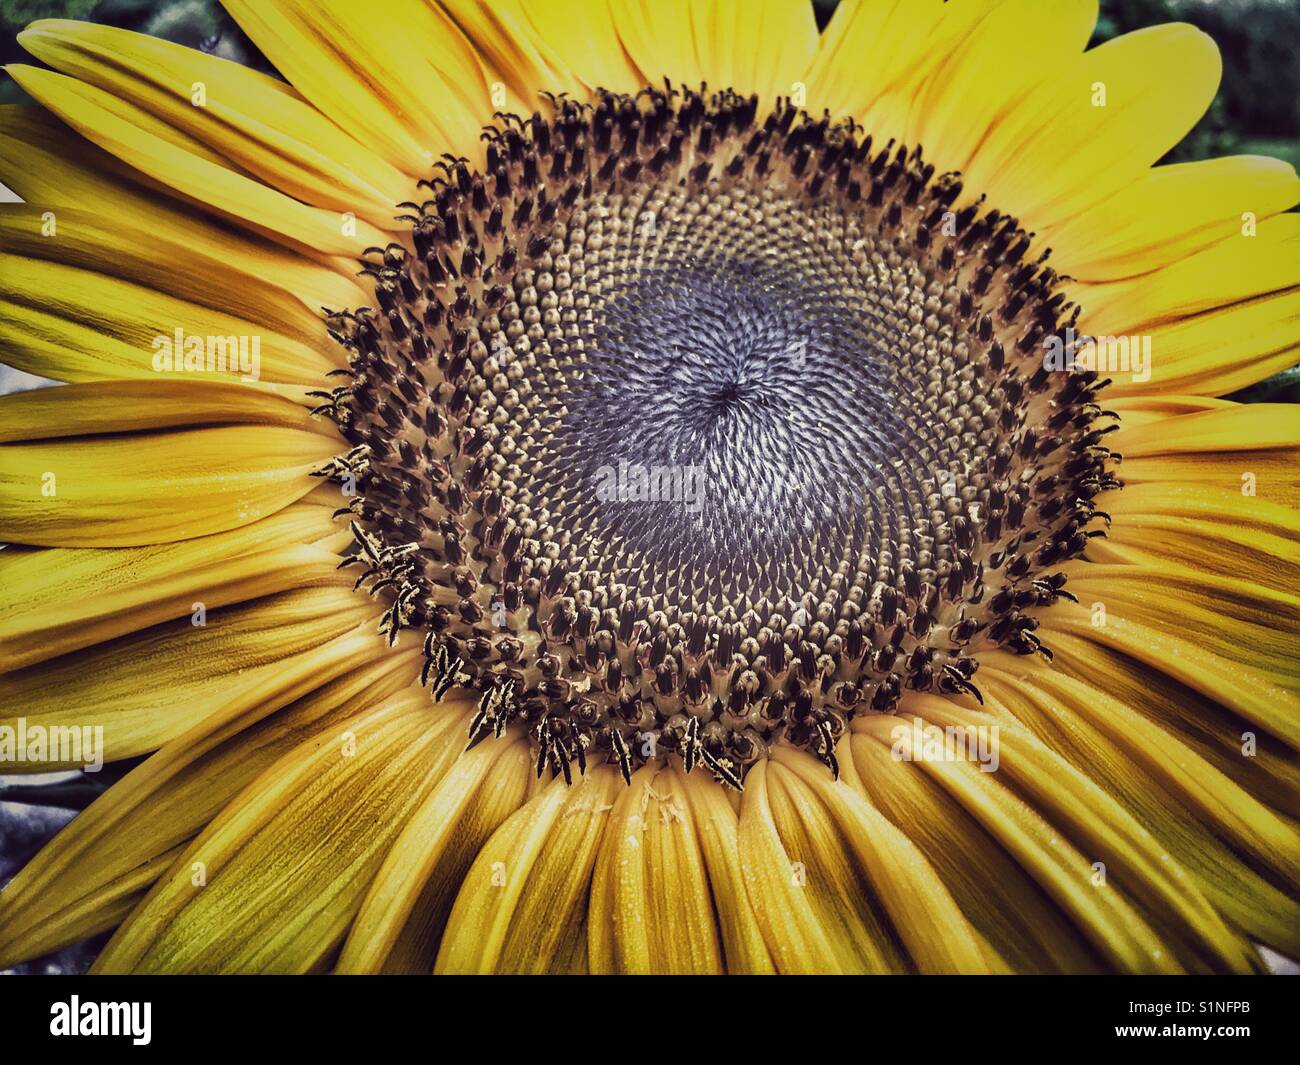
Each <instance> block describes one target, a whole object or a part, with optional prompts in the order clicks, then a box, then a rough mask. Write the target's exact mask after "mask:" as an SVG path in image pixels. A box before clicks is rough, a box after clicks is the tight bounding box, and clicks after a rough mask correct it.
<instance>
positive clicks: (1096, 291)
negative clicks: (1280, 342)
mask: <svg viewBox="0 0 1300 1065" xmlns="http://www.w3.org/2000/svg"><path fill="white" fill-rule="evenodd" d="M1298 285H1300V215H1295V214H1279V215H1274V216H1273V217H1272V218H1265V219H1263V220H1262V221H1260V223H1259V225H1258V228H1257V230H1256V233H1255V235H1254V236H1245V235H1244V234H1242V233H1240V232H1238V233H1237V234H1235V235H1234V236H1231V237H1227V238H1225V239H1224V240H1221V241H1219V242H1218V243H1217V244H1212V245H1210V246H1209V247H1208V248H1205V249H1204V250H1203V251H1199V252H1197V253H1196V254H1194V255H1188V256H1187V257H1185V258H1182V259H1179V260H1177V261H1176V262H1173V263H1171V264H1170V265H1168V266H1166V267H1164V268H1163V269H1160V270H1156V271H1153V272H1152V273H1150V274H1144V275H1143V276H1141V277H1132V278H1127V279H1125V280H1122V281H1112V282H1109V283H1104V284H1083V283H1075V284H1071V285H1070V286H1069V288H1068V291H1069V294H1070V296H1071V297H1073V298H1074V299H1076V300H1078V302H1079V303H1080V304H1082V305H1083V308H1084V313H1083V315H1082V317H1081V318H1080V320H1079V321H1080V328H1081V329H1083V330H1085V331H1087V332H1089V333H1093V334H1099V335H1100V334H1104V335H1107V336H1112V335H1113V336H1118V335H1122V334H1130V333H1142V332H1146V331H1147V327H1149V326H1154V325H1158V324H1161V323H1167V322H1171V321H1173V320H1174V319H1177V318H1180V317H1184V316H1187V315H1193V314H1201V313H1202V312H1205V311H1211V310H1215V309H1217V308H1220V307H1224V308H1226V307H1230V306H1231V305H1232V304H1234V303H1238V302H1240V301H1241V300H1248V299H1253V298H1254V297H1256V296H1262V295H1265V294H1267V293H1270V292H1275V293H1281V292H1284V291H1286V290H1289V289H1290V290H1293V289H1295V288H1296V286H1298ZM1294 339H1295V338H1294V335H1293V336H1292V340H1293V341H1294ZM1157 356H1158V352H1157V351H1156V349H1155V345H1154V342H1153V344H1152V359H1153V360H1154V359H1156V358H1157Z"/></svg>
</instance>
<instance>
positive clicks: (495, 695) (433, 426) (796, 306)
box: [319, 87, 1118, 788]
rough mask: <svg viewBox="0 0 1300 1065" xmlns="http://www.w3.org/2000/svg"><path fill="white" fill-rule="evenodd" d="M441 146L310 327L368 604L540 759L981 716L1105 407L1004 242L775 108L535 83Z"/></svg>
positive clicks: (736, 766) (895, 158)
mask: <svg viewBox="0 0 1300 1065" xmlns="http://www.w3.org/2000/svg"><path fill="white" fill-rule="evenodd" d="M485 139H486V141H487V146H486V165H485V167H484V168H483V170H482V171H475V170H474V169H472V168H471V167H470V166H469V164H468V163H467V162H465V161H464V160H460V159H452V158H447V159H445V160H444V161H443V162H442V163H440V164H439V167H438V168H437V173H436V174H435V176H434V177H433V178H432V180H430V181H429V182H426V183H424V184H425V185H426V186H427V188H428V190H429V193H430V198H429V199H428V200H427V201H425V202H424V203H420V204H414V203H412V204H406V205H403V206H404V207H405V208H407V209H409V211H410V212H411V213H410V214H409V216H408V221H409V223H410V226H411V231H410V238H409V240H408V241H406V242H403V243H396V242H395V243H393V244H391V245H389V246H388V247H387V248H382V249H381V248H376V249H371V250H370V251H368V252H367V254H366V257H365V266H364V270H363V272H364V273H366V274H367V275H369V276H370V277H371V278H372V280H373V283H374V290H375V305H374V306H372V307H366V308H360V309H355V310H350V311H343V312H339V313H336V314H332V315H331V316H330V327H331V332H332V334H333V335H334V336H335V338H336V339H337V340H338V341H339V342H340V343H341V344H343V345H344V346H345V347H346V348H347V350H348V352H349V360H350V368H349V369H348V370H347V371H343V375H344V376H345V378H346V380H345V381H344V382H343V383H341V384H340V385H339V386H338V387H337V388H334V389H333V390H331V391H327V392H322V393H320V395H321V397H322V399H323V401H324V402H323V403H322V406H321V407H320V408H319V410H320V411H321V412H322V413H327V414H329V415H330V416H332V417H333V418H334V419H335V420H336V421H337V422H338V424H339V426H340V428H341V431H342V432H343V434H344V436H345V437H346V439H347V440H348V441H349V443H350V445H351V450H350V451H349V452H348V453H347V454H345V455H342V456H340V457H339V458H338V459H336V460H334V461H333V462H331V463H330V464H329V465H328V466H327V467H326V468H325V469H323V470H322V471H321V472H322V474H323V475H326V476H329V477H331V478H333V479H335V480H338V481H340V482H342V483H345V484H348V485H353V484H355V486H356V493H355V494H354V495H352V497H351V500H350V506H349V508H348V510H349V511H351V513H352V517H353V524H352V529H353V533H354V536H355V539H356V550H355V553H354V554H353V555H351V556H350V557H349V558H347V559H346V560H345V564H355V565H360V566H361V567H362V573H361V576H360V579H359V580H358V585H359V586H367V587H368V588H369V590H370V591H371V592H372V594H382V595H383V596H384V597H385V598H386V601H387V603H388V607H387V610H386V612H385V614H384V617H383V620H382V622H381V629H382V630H383V631H385V632H386V633H387V634H388V635H389V638H390V640H395V639H396V637H397V634H398V633H399V632H400V630H401V629H403V628H412V629H416V630H419V631H422V632H423V633H424V646H425V655H426V665H425V671H424V681H425V683H427V684H429V685H430V686H431V687H432V688H433V691H434V694H435V696H436V697H438V698H441V697H442V695H444V694H445V693H446V692H447V691H448V690H450V689H451V688H452V687H453V686H471V687H473V688H475V689H477V691H478V692H479V696H480V701H479V706H478V712H477V714H476V715H475V717H474V721H473V724H472V727H471V734H470V737H469V740H470V742H471V743H473V742H477V741H478V740H480V739H482V738H483V737H485V736H487V735H489V734H496V735H498V736H499V735H502V734H504V733H505V732H506V730H507V729H509V728H511V727H515V726H519V727H523V728H525V729H526V730H527V731H528V732H529V734H530V735H531V737H532V739H533V742H534V745H535V751H536V755H537V769H538V772H539V773H542V772H544V771H546V770H547V769H548V768H549V769H550V770H551V772H553V773H556V774H563V775H564V776H565V777H566V778H569V779H572V774H573V772H574V770H575V768H576V770H577V771H579V772H581V771H583V770H585V768H586V765H587V763H588V762H589V761H591V760H592V759H595V760H597V761H601V762H610V763H614V764H617V765H618V766H619V767H620V768H621V770H622V772H623V773H624V775H625V776H629V777H630V774H631V772H632V771H633V769H635V767H636V766H637V765H638V764H640V763H642V762H645V761H647V760H651V759H654V758H659V757H663V756H665V755H669V754H672V755H675V756H677V757H680V758H681V760H682V763H683V764H684V766H685V768H686V769H687V771H691V770H693V769H694V768H695V767H696V766H702V767H703V768H704V769H705V770H706V771H708V772H710V773H712V774H713V775H715V776H716V777H717V778H718V779H719V780H722V781H724V782H726V783H728V784H730V785H731V786H733V787H737V788H739V787H742V786H743V781H744V776H745V772H746V770H747V769H748V767H749V766H751V765H753V764H754V762H755V761H756V760H758V759H759V758H762V757H764V756H765V755H766V753H767V752H768V751H769V750H770V748H771V746H772V745H773V744H777V743H790V744H794V745H796V746H799V747H803V748H805V749H807V750H809V751H811V752H812V753H814V754H815V755H816V756H818V757H819V758H821V759H822V760H823V761H824V762H825V763H826V764H827V765H828V766H829V767H830V768H831V770H832V771H834V772H838V766H837V765H836V761H835V753H834V748H835V742H836V740H837V738H838V737H839V736H840V735H841V734H842V733H843V731H844V728H845V726H846V724H847V722H848V720H849V719H850V718H852V716H853V715H855V714H858V713H887V712H890V711H891V710H893V709H894V708H895V707H896V705H897V703H898V701H899V699H900V697H902V696H903V694H904V693H905V692H906V691H907V690H918V691H934V692H940V693H947V694H952V695H967V696H970V697H973V698H979V691H978V688H977V686H976V684H975V683H974V679H973V678H974V676H975V673H976V670H977V668H978V653H979V651H980V649H981V648H991V647H1003V648H1006V649H1009V650H1011V651H1014V652H1017V653H1021V654H1033V653H1042V654H1044V655H1048V656H1050V650H1049V649H1048V648H1045V647H1043V646H1042V644H1041V642H1040V641H1039V640H1038V638H1037V637H1036V636H1035V635H1034V630H1035V628H1036V627H1037V621H1036V620H1035V617H1034V611H1035V608H1039V607H1042V606H1045V605H1050V604H1051V603H1053V602H1055V601H1056V600H1057V598H1058V597H1061V596H1068V595H1069V593H1068V592H1067V591H1066V590H1065V588H1064V584H1065V581H1064V577H1063V576H1062V575H1061V574H1060V573H1058V572H1054V567H1056V566H1058V565H1059V564H1060V563H1061V562H1062V561H1064V560H1066V559H1068V558H1072V557H1075V556H1077V555H1078V554H1080V553H1081V552H1082V550H1083V548H1084V546H1085V545H1086V544H1087V542H1088V539H1089V537H1091V536H1094V535H1101V534H1102V531H1101V530H1100V529H1099V528H1098V527H1096V525H1095V524H1094V522H1095V519H1101V520H1103V521H1104V520H1107V519H1105V515H1102V514H1100V513H1099V512H1097V511H1096V508H1095V506H1094V505H1093V503H1092V499H1093V497H1094V496H1095V495H1097V493H1099V492H1100V491H1102V490H1104V489H1107V488H1111V487H1116V486H1117V484H1118V482H1117V481H1116V479H1115V478H1114V476H1113V475H1112V474H1111V473H1110V472H1108V466H1109V464H1110V463H1112V462H1113V461H1115V460H1116V458H1117V456H1115V455H1113V454H1112V453H1111V452H1110V451H1109V450H1108V449H1107V448H1105V447H1104V446H1103V444H1102V441H1103V438H1104V435H1105V434H1106V433H1107V432H1109V431H1110V430H1111V429H1113V428H1115V427H1116V422H1117V419H1115V416H1114V415H1113V414H1110V413H1109V412H1105V411H1102V410H1101V409H1100V408H1099V407H1098V405H1097V403H1096V402H1095V397H1096V393H1097V391H1098V390H1099V389H1100V388H1101V387H1102V385H1103V384H1104V382H1100V381H1098V380H1097V378H1096V376H1095V374H1091V373H1087V372H1082V371H1075V372H1068V373H1050V372H1048V371H1047V370H1046V369H1044V367H1043V365H1042V360H1041V350H1042V343H1043V341H1044V339H1045V338H1046V337H1048V336H1049V335H1053V334H1059V333H1061V332H1063V331H1064V329H1065V327H1066V326H1067V325H1071V326H1072V325H1073V324H1074V323H1075V321H1076V320H1077V317H1078V313H1079V309H1078V308H1077V307H1076V306H1072V305H1071V304H1069V303H1068V302H1067V301H1066V299H1065V297H1064V296H1063V295H1062V294H1060V293H1059V292H1057V291H1056V288H1057V284H1058V278H1057V277H1056V275H1055V274H1054V272H1053V271H1052V270H1051V269H1050V267H1048V266H1047V265H1046V262H1045V258H1046V257H1045V256H1044V257H1042V258H1040V259H1039V260H1037V261H1034V262H1029V261H1026V254H1027V253H1028V250H1029V247H1030V235H1029V234H1027V233H1026V232H1025V231H1024V230H1023V229H1022V228H1021V226H1020V225H1019V223H1018V222H1017V221H1016V220H1015V219H1014V218H1012V217H1009V216H1007V215H1004V214H1002V213H1000V212H998V211H997V210H991V209H987V208H985V206H984V204H983V203H982V201H976V202H974V203H971V204H969V205H968V206H964V207H962V208H960V209H957V208H955V207H954V205H955V204H957V203H958V202H960V201H961V196H962V187H961V182H960V179H959V176H958V175H956V174H951V173H949V174H939V175H936V173H935V169H934V167H933V166H932V165H930V164H929V163H927V162H925V161H924V159H923V157H922V153H921V152H920V150H919V149H912V148H909V147H907V146H900V145H896V144H894V143H893V142H890V143H889V144H888V145H884V146H875V145H873V143H872V139H871V137H870V136H866V135H864V133H863V131H861V130H860V129H858V128H857V127H856V126H855V125H854V124H853V123H852V122H850V121H847V120H846V121H839V122H833V121H831V120H830V119H829V118H825V117H824V118H820V119H818V118H813V117H811V116H809V115H807V114H805V113H803V112H800V111H799V110H797V109H796V108H794V107H793V106H791V105H790V104H789V103H787V102H785V101H779V102H778V104H777V106H776V107H775V108H774V109H773V110H772V111H771V113H770V114H766V115H764V116H762V118H761V121H760V116H759V111H758V101H757V99H756V98H752V97H751V98H744V97H740V96H737V95H735V94H734V93H730V92H719V93H715V94H712V95H708V94H706V93H705V92H704V91H703V90H701V91H700V92H695V91H690V90H680V89H674V88H672V87H667V88H665V89H663V90H660V89H653V88H650V89H646V90H644V91H643V92H642V93H640V94H638V95H637V96H636V97H629V96H620V95H615V94H609V93H605V94H600V95H598V97H597V98H596V100H595V101H594V102H592V103H577V102H574V101H571V100H567V99H555V100H551V101H549V106H548V107H547V108H546V109H545V111H539V112H537V113H535V114H533V115H531V116H528V117H522V118H521V117H508V118H503V119H502V120H501V121H500V123H499V125H497V126H495V127H492V128H491V129H489V130H488V131H486V133H485Z"/></svg>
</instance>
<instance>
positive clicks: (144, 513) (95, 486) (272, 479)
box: [0, 425, 337, 547]
mask: <svg viewBox="0 0 1300 1065" xmlns="http://www.w3.org/2000/svg"><path fill="white" fill-rule="evenodd" d="M336 451H337V445H336V444H334V443H332V442H331V441H330V440H329V439H328V438H327V437H323V436H320V435H319V434H316V433H305V432H302V431H300V430H297V429H282V428H279V427H277V426H270V425H259V426H228V427H222V428H215V429H183V430H177V431H175V432H165V433H149V434H146V435H139V436H127V437H94V438H87V439H86V440H59V441H53V442H42V443H34V444H4V445H0V536H2V537H3V538H4V539H5V540H9V541H13V542H16V543H24V544H48V545H57V546H69V547H120V546H131V545H139V544H151V543H164V542H167V541H170V540H179V539H188V538H190V537H194V536H202V535H204V534H206V533H214V532H224V531H226V530H228V529H237V528H239V527H240V526H243V525H248V524H250V523H252V522H255V521H257V520H258V519H259V518H261V517H263V516H265V515H268V514H274V513H275V512H276V511H277V510H280V509H281V508H282V507H285V506H288V504H290V503H292V502H293V501H294V500H295V499H300V498H301V497H302V496H304V495H306V494H307V493H308V492H309V491H311V489H312V487H313V486H314V484H315V480H314V479H313V477H312V476H311V474H312V471H313V470H315V469H317V468H318V467H319V466H320V465H321V464H322V463H323V462H324V461H326V460H327V459H328V458H329V457H331V456H332V455H333V454H334V453H335V452H336Z"/></svg>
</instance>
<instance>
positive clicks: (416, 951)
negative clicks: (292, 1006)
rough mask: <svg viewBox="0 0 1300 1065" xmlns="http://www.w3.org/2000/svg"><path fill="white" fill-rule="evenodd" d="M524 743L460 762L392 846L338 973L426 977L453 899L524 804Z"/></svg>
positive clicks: (484, 747) (478, 750) (493, 746)
mask: <svg viewBox="0 0 1300 1065" xmlns="http://www.w3.org/2000/svg"><path fill="white" fill-rule="evenodd" d="M530 762H531V759H530V758H529V756H528V746H527V744H526V743H524V742H522V741H520V740H516V741H514V742H500V743H491V742H488V743H481V744H479V745H478V746H477V747H475V748H474V749H473V750H471V751H467V752H466V753H464V754H462V755H461V756H460V757H459V758H458V759H457V760H456V762H455V764H454V765H453V766H452V767H451V768H450V769H449V770H448V771H447V775H446V776H445V777H444V778H443V779H442V781H441V782H440V783H439V784H438V786H437V787H436V788H434V790H433V791H432V792H431V793H430V794H429V797H428V798H427V799H426V800H425V801H424V804H423V805H422V806H421V807H420V808H419V809H418V810H416V811H415V813H414V814H412V816H411V821H410V823H409V824H408V825H407V827H406V829H405V831H403V833H402V834H401V836H399V837H398V839H397V842H396V843H394V844H393V849H392V850H391V851H390V852H389V854H388V858H387V859H386V860H385V861H384V864H383V866H382V867H381V868H380V870H379V872H378V873H377V874H376V875H375V881H374V884H373V885H372V886H371V888H370V891H369V892H368V893H367V895H366V898H365V901H364V902H363V903H362V904H361V911H360V912H359V913H358V914H357V919H356V921H355V922H354V923H353V925H352V930H351V932H350V933H349V934H348V940H347V942H346V943H345V944H344V946H343V953H342V954H341V955H340V956H339V960H338V964H337V966H336V967H335V968H336V971H337V972H342V973H378V972H404V973H418V972H425V973H427V972H428V971H429V970H430V969H432V968H433V962H434V958H435V957H436V956H437V953H438V943H439V941H440V939H441V937H442V931H443V928H444V927H445V926H446V923H447V917H448V915H449V914H450V913H451V907H452V903H453V902H454V901H455V898H456V893H457V891H458V890H459V889H460V886H461V883H462V882H463V881H464V879H465V875H466V873H467V872H468V871H469V868H470V865H471V863H472V862H473V861H474V859H475V858H476V857H477V855H478V852H479V851H480V849H482V847H483V845H484V844H485V843H486V842H487V840H488V839H489V838H490V837H491V835H492V833H493V832H495V831H496V829H497V828H498V827H499V826H500V825H501V823H502V822H503V821H505V820H506V818H507V817H509V816H510V815H511V814H513V813H514V812H515V811H516V810H517V809H518V808H519V807H520V805H521V804H522V803H523V801H524V798H525V796H526V795H527V791H528V777H529V775H530V773H529V768H530Z"/></svg>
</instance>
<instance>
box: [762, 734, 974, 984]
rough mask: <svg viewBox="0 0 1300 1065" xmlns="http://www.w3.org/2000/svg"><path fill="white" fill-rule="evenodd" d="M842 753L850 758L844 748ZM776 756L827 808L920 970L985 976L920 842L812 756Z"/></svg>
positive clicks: (789, 751) (787, 751)
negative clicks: (917, 843) (920, 846)
mask: <svg viewBox="0 0 1300 1065" xmlns="http://www.w3.org/2000/svg"><path fill="white" fill-rule="evenodd" d="M841 752H842V753H843V754H845V755H847V754H848V751H847V750H845V749H844V748H843V746H841ZM773 758H774V762H775V763H776V764H775V765H774V767H773V768H774V771H777V770H778V769H779V770H783V771H786V772H789V773H791V774H793V775H794V776H797V777H798V778H799V780H800V781H801V782H802V784H803V786H804V787H805V788H806V789H807V791H808V794H809V796H816V798H817V799H818V800H820V802H821V803H823V804H824V806H825V808H826V810H827V812H828V813H829V815H830V817H831V819H832V820H833V821H834V823H835V825H836V827H837V828H838V829H839V832H840V833H841V835H842V838H843V839H844V841H845V844H846V846H847V848H848V850H849V852H850V853H851V855H852V857H853V858H854V859H855V860H856V863H857V868H858V869H859V870H860V875H862V876H865V878H866V880H867V882H868V883H869V884H870V886H871V890H872V894H873V895H874V896H875V898H876V899H878V900H879V905H880V907H881V909H882V911H883V915H884V918H885V920H886V921H887V923H888V927H889V929H890V933H891V934H892V936H893V937H895V938H896V939H897V940H898V941H899V942H900V943H901V944H902V946H903V947H904V948H905V949H906V951H907V955H908V957H909V959H910V962H911V964H912V965H913V966H915V967H916V968H917V969H918V970H920V971H921V972H923V973H975V972H984V971H985V970H986V968H987V966H988V959H987V957H986V955H985V951H984V947H983V946H982V945H981V943H980V941H979V937H978V936H977V935H976V934H975V933H974V931H973V930H972V929H971V927H970V925H969V924H968V923H967V920H966V918H965V916H964V915H963V914H962V912H961V910H960V909H959V908H958V906H957V904H956V903H955V902H954V901H953V898H952V895H951V894H949V892H948V889H947V888H946V887H944V885H943V882H942V880H941V879H940V878H939V876H938V875H937V874H936V873H935V871H934V869H933V867H931V865H930V863H929V862H927V861H926V860H925V857H924V856H923V855H922V853H921V851H920V849H919V848H918V847H917V846H916V844H914V843H913V842H912V841H911V840H910V839H908V838H907V836H906V834H905V833H903V832H902V831H900V830H899V829H898V828H897V827H896V826H894V825H893V824H891V823H890V822H889V821H888V820H887V819H886V818H885V817H884V816H882V815H881V813H880V812H879V811H878V810H877V809H875V808H874V807H873V806H871V805H870V804H869V803H867V802H866V801H864V799H863V797H862V796H861V795H860V794H859V793H857V792H855V791H854V790H853V789H852V788H850V787H849V786H848V785H847V784H846V783H844V782H843V781H836V780H834V779H833V778H832V777H831V776H830V774H829V773H828V772H827V771H826V767H825V766H824V765H822V764H821V763H820V762H819V761H817V760H816V759H815V758H813V757H812V756H811V755H810V754H808V753H806V752H804V751H798V750H795V749H794V748H788V747H786V748H779V749H778V750H777V751H776V752H775V753H774V756H773ZM845 760H846V761H848V759H847V758H846V759H845ZM774 775H776V776H777V777H778V779H780V773H779V772H774ZM794 790H795V789H793V788H791V792H792V793H793V792H794ZM817 861H818V863H819V864H820V862H821V861H824V855H820V856H817Z"/></svg>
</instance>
